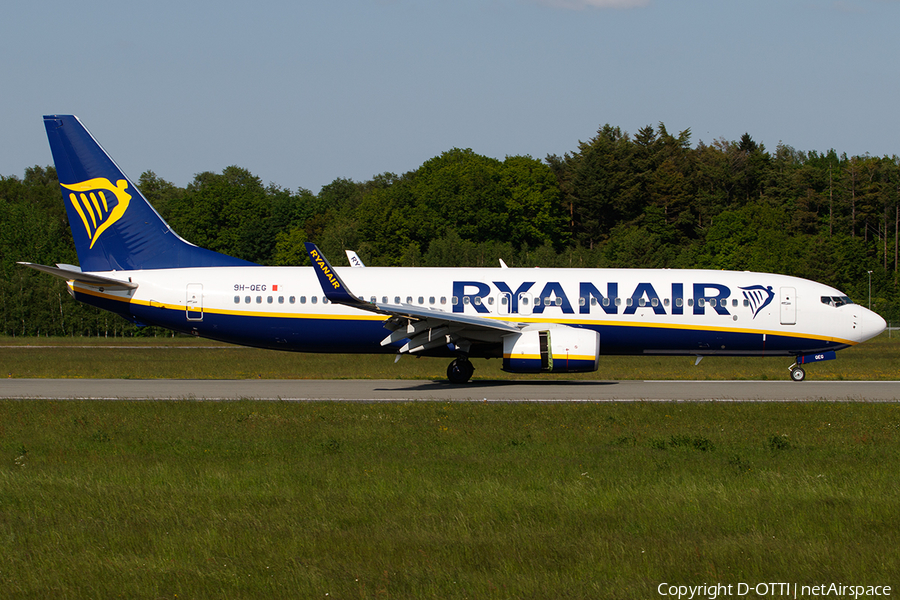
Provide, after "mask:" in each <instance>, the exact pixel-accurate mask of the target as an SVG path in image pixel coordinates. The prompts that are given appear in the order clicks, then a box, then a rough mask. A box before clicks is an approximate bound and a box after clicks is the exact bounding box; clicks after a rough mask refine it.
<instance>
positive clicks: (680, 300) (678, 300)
mask: <svg viewBox="0 0 900 600" xmlns="http://www.w3.org/2000/svg"><path fill="white" fill-rule="evenodd" d="M675 306H677V307H678V308H681V307H682V306H684V298H675Z"/></svg>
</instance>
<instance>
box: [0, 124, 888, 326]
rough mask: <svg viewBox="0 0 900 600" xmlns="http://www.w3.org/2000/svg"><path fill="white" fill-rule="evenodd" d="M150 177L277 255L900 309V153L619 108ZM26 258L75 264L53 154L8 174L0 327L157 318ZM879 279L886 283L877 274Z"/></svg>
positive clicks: (245, 250) (198, 217)
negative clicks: (393, 157) (800, 280)
mask: <svg viewBox="0 0 900 600" xmlns="http://www.w3.org/2000/svg"><path fill="white" fill-rule="evenodd" d="M137 185H138V187H139V188H140V189H141V191H142V192H143V194H144V195H145V196H146V197H147V199H148V200H150V202H151V203H152V204H153V205H154V206H155V207H156V209H157V210H158V211H159V213H160V214H161V215H162V216H163V217H164V218H165V219H166V221H168V223H169V224H170V225H171V226H172V228H173V229H174V230H175V231H177V232H178V233H179V234H180V235H181V236H182V237H184V238H185V239H187V240H190V241H191V242H193V243H195V244H198V245H200V246H204V247H206V248H210V249H212V250H216V251H218V252H223V253H226V254H230V255H233V256H237V257H240V258H243V259H246V260H250V261H253V262H256V263H259V264H265V265H305V264H307V260H306V257H305V252H304V250H303V242H305V241H307V240H310V241H315V242H317V243H318V244H319V246H320V248H322V250H323V251H324V252H325V253H326V255H327V256H329V258H330V259H331V260H332V261H333V262H334V263H335V264H346V262H343V263H342V261H345V258H344V253H343V250H344V249H355V250H356V251H357V252H358V253H359V255H360V257H361V258H362V259H363V260H364V261H365V262H366V264H367V265H370V266H399V265H404V266H498V265H499V263H498V259H500V258H502V259H503V260H504V261H505V262H506V263H507V264H509V265H510V266H527V267H531V266H543V267H652V268H710V269H733V270H753V271H765V272H774V273H784V274H787V275H795V276H800V277H806V278H809V279H813V280H816V281H820V282H823V283H827V284H830V285H833V286H835V287H837V288H838V289H840V290H843V291H844V292H846V293H847V294H849V295H850V296H851V297H852V298H853V300H854V301H856V302H858V303H862V304H868V303H869V302H870V298H871V306H872V308H873V309H874V310H876V311H878V312H879V313H881V314H882V316H884V317H885V318H886V319H888V320H889V321H897V320H900V276H898V259H900V257H898V241H900V240H898V231H900V159H898V157H897V156H892V157H881V158H877V157H872V156H853V157H848V156H847V155H846V154H841V155H838V154H837V152H835V151H834V150H832V151H829V152H827V153H824V154H821V153H818V152H815V151H810V152H803V151H798V150H795V149H794V148H792V147H790V146H787V145H783V144H780V145H779V146H778V147H777V148H776V149H775V151H774V152H770V151H768V150H766V148H765V147H763V146H762V145H761V144H758V143H756V142H755V141H754V140H753V139H752V137H751V136H750V135H749V134H744V135H743V136H742V137H741V139H740V140H738V141H726V140H724V139H720V140H716V141H714V142H713V143H711V144H706V143H703V142H699V143H698V144H697V145H696V146H693V145H692V143H691V133H690V130H686V131H682V132H680V133H678V134H677V135H673V134H671V133H669V132H668V131H667V130H666V128H665V126H664V125H663V124H660V125H659V126H657V127H652V126H647V127H644V128H643V129H641V130H640V131H638V132H637V133H636V134H634V135H629V134H628V133H626V132H624V131H622V130H621V129H620V128H618V127H614V126H611V125H604V126H603V127H601V128H600V129H599V131H598V132H597V134H596V135H595V136H594V137H593V138H591V139H590V140H588V141H586V142H580V143H579V144H578V146H577V149H576V150H574V151H573V152H571V153H567V154H565V155H564V156H556V155H552V156H548V157H546V159H545V160H544V161H541V160H538V159H534V158H532V157H529V156H508V157H506V159H505V160H497V159H493V158H488V157H485V156H481V155H478V154H476V153H475V152H473V151H472V150H462V149H456V148H454V149H451V150H448V151H447V152H444V153H443V154H441V155H440V156H437V157H435V158H432V159H431V160H429V161H427V162H425V163H424V164H423V165H421V166H420V167H419V168H417V169H416V170H414V171H410V172H408V173H405V174H403V175H396V174H393V173H384V174H381V175H377V176H375V177H373V178H372V179H371V180H370V181H365V182H356V181H352V180H349V179H336V180H334V181H333V182H331V183H330V184H328V185H326V186H324V187H323V188H322V189H321V190H320V191H319V193H318V194H313V193H312V192H310V191H308V190H305V189H300V190H298V191H296V192H293V191H290V190H286V189H283V188H281V187H279V186H277V185H275V184H270V185H268V186H266V185H264V184H263V182H262V181H261V180H260V179H259V178H258V177H256V176H254V175H253V174H252V173H250V172H248V171H247V170H246V169H243V168H240V167H237V166H231V167H227V168H226V169H224V170H223V171H222V172H221V173H211V172H205V173H200V174H198V175H196V176H195V178H194V180H193V181H192V182H191V183H190V184H188V186H187V187H185V188H180V187H177V186H175V185H173V184H172V183H170V182H167V181H165V180H163V179H161V178H159V177H157V176H156V175H155V174H154V173H153V172H152V171H147V172H145V173H143V174H142V175H141V177H140V179H139V181H138V182H137ZM16 261H30V262H38V263H43V264H55V263H71V264H77V257H76V255H75V250H74V246H73V244H72V238H71V235H70V233H69V230H68V224H67V221H66V215H65V209H64V206H63V203H62V201H61V195H60V191H59V186H58V183H57V180H56V172H55V170H54V169H53V168H52V167H45V168H42V167H39V166H35V167H33V168H30V169H27V170H26V172H25V175H24V178H22V179H20V178H18V177H17V176H4V177H0V333H2V334H3V335H15V336H22V335H110V336H113V335H115V336H119V335H148V334H153V333H155V332H154V331H153V330H152V329H150V330H149V331H148V330H139V329H137V328H135V327H134V326H132V325H130V324H128V323H127V322H125V321H124V320H122V319H120V318H119V317H116V316H114V315H111V314H108V313H104V312H102V311H98V310H95V309H93V308H91V307H86V306H83V305H80V304H79V303H77V302H75V301H74V300H72V299H71V298H70V297H69V296H68V294H67V293H66V290H65V285H64V284H63V283H62V282H61V281H59V280H57V279H55V278H53V277H50V276H47V275H43V274H40V273H36V272H34V271H32V270H30V269H27V268H23V267H21V266H18V265H16V264H15V263H16ZM870 290H871V291H870Z"/></svg>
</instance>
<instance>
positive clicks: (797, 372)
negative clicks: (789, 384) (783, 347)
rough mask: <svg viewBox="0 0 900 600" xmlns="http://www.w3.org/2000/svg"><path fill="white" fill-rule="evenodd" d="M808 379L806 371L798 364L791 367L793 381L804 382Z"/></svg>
mask: <svg viewBox="0 0 900 600" xmlns="http://www.w3.org/2000/svg"><path fill="white" fill-rule="evenodd" d="M804 379H806V371H804V370H803V367H801V366H799V365H798V364H797V363H794V364H793V365H791V381H803V380H804Z"/></svg>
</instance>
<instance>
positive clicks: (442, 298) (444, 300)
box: [441, 296, 447, 304]
mask: <svg viewBox="0 0 900 600" xmlns="http://www.w3.org/2000/svg"><path fill="white" fill-rule="evenodd" d="M441 304H447V296H441Z"/></svg>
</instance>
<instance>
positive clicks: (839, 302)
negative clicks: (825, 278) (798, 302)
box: [822, 296, 853, 307]
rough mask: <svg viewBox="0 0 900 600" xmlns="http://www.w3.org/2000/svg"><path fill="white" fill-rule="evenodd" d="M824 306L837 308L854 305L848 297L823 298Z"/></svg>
mask: <svg viewBox="0 0 900 600" xmlns="http://www.w3.org/2000/svg"><path fill="white" fill-rule="evenodd" d="M822 304H827V305H828V306H835V307H837V306H844V305H845V304H853V301H852V300H850V298H848V297H847V296H822Z"/></svg>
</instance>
